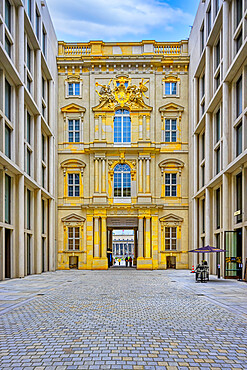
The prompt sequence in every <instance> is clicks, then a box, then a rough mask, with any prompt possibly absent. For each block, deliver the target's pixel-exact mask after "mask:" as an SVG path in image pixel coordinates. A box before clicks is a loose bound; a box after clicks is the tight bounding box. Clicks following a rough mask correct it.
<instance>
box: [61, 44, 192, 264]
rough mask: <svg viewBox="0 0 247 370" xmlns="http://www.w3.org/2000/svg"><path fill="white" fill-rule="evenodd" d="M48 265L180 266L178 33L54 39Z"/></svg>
mask: <svg viewBox="0 0 247 370" xmlns="http://www.w3.org/2000/svg"><path fill="white" fill-rule="evenodd" d="M57 62H58V91H59V98H58V109H59V116H58V268H59V269H69V268H70V267H72V266H77V267H78V268H79V269H107V268H108V265H109V261H110V255H111V253H112V232H113V230H116V229H132V230H133V231H134V245H135V247H134V249H135V252H134V264H136V266H137V268H138V269H157V268H166V267H167V266H168V265H173V266H174V267H175V266H176V267H177V268H188V65H189V56H188V42H187V41H181V42H178V43H157V42H155V41H143V42H139V43H104V42H102V41H94V42H90V43H81V44H72V43H65V42H59V46H58V58H57Z"/></svg>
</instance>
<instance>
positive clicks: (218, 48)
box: [215, 40, 220, 69]
mask: <svg viewBox="0 0 247 370" xmlns="http://www.w3.org/2000/svg"><path fill="white" fill-rule="evenodd" d="M219 64H220V40H219V41H218V42H217V44H216V46H215V69H217V68H218V66H219Z"/></svg>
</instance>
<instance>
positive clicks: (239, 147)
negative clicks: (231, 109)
mask: <svg viewBox="0 0 247 370" xmlns="http://www.w3.org/2000/svg"><path fill="white" fill-rule="evenodd" d="M241 153H242V122H240V123H239V124H238V125H237V127H236V155H237V156H238V155H240V154H241Z"/></svg>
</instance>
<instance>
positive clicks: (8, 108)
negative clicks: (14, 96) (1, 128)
mask: <svg viewBox="0 0 247 370" xmlns="http://www.w3.org/2000/svg"><path fill="white" fill-rule="evenodd" d="M5 116H6V117H7V118H8V119H9V120H10V121H11V86H10V84H9V83H8V81H7V80H6V79H5Z"/></svg>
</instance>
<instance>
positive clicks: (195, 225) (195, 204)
mask: <svg viewBox="0 0 247 370" xmlns="http://www.w3.org/2000/svg"><path fill="white" fill-rule="evenodd" d="M198 223H199V212H198V199H197V198H194V200H193V242H194V243H193V249H196V248H198V247H199V242H198V229H199V224H198ZM193 254H194V256H193V257H194V258H193V264H194V266H195V265H196V264H197V258H198V255H197V253H193Z"/></svg>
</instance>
